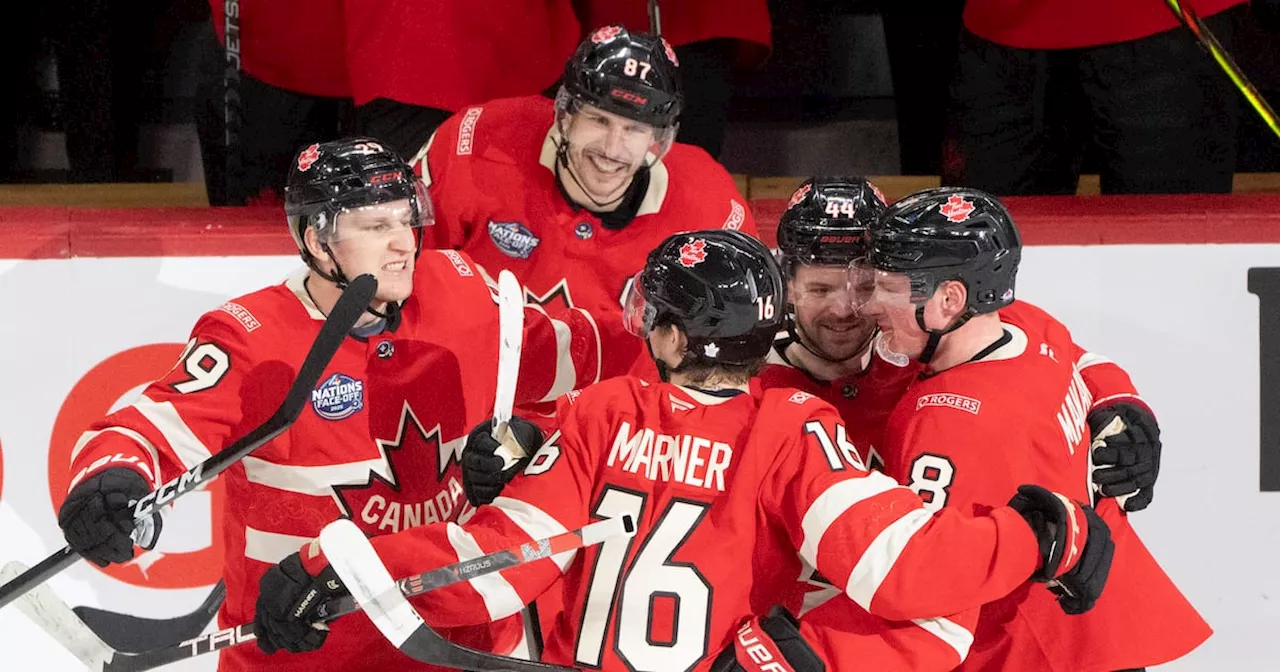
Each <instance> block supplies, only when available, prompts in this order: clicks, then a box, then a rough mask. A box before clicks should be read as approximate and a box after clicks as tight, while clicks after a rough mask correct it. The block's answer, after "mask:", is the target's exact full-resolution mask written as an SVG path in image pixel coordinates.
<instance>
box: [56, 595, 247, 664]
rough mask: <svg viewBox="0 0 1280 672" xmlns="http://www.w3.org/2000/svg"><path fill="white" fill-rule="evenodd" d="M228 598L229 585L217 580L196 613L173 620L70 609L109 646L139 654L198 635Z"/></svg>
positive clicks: (80, 607) (88, 609)
mask: <svg viewBox="0 0 1280 672" xmlns="http://www.w3.org/2000/svg"><path fill="white" fill-rule="evenodd" d="M226 596H227V584H226V583H225V582H223V581H218V585H216V586H214V587H213V590H212V591H211V592H210V593H209V596H208V597H206V598H204V602H202V603H200V606H198V607H196V609H195V611H192V612H191V613H189V614H185V615H183V616H175V617H173V618H143V617H141V616H133V615H131V614H120V613H116V612H114V611H106V610H105V609H97V608H94V607H85V606H79V607H72V609H71V610H72V611H74V612H75V614H76V616H78V617H79V618H80V620H82V621H84V624H85V625H87V626H89V629H90V630H93V632H94V634H96V635H97V636H98V638H99V639H101V640H102V641H103V642H104V643H106V645H107V646H110V647H111V648H113V649H115V650H117V651H128V652H131V653H136V652H138V651H149V650H151V649H158V648H160V647H162V646H165V645H166V644H172V643H174V642H181V641H183V640H187V639H191V638H192V637H196V636H198V635H199V634H200V633H201V632H204V628H205V626H207V625H209V621H212V620H213V617H214V616H216V615H217V614H218V608H219V607H221V606H222V600H223V599H225V598H226Z"/></svg>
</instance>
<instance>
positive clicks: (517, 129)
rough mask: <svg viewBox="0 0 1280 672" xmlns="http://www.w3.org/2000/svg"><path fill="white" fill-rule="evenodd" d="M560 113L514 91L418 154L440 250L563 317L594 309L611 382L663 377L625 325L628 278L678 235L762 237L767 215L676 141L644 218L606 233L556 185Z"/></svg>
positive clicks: (442, 132)
mask: <svg viewBox="0 0 1280 672" xmlns="http://www.w3.org/2000/svg"><path fill="white" fill-rule="evenodd" d="M554 118H555V110H554V103H553V102H552V101H550V100H547V99H546V98H542V97H540V96H531V97H526V98H508V99H503V100H495V101H492V102H489V103H487V104H485V105H483V106H476V107H469V108H466V109H465V110H462V111H461V112H459V113H458V114H456V115H454V116H453V117H452V118H450V119H449V120H448V121H446V122H445V123H444V124H443V125H442V126H441V127H440V128H439V129H438V130H437V131H436V133H435V135H434V136H433V137H432V140H431V141H430V143H428V145H427V147H424V148H423V152H420V153H419V155H418V156H417V157H416V158H415V160H414V169H415V171H417V172H418V174H419V175H421V177H422V179H423V181H424V182H426V183H427V184H428V186H429V187H430V191H431V200H432V203H433V204H434V205H435V211H436V224H435V226H434V227H431V228H430V229H427V235H428V241H427V243H428V246H433V247H438V248H448V249H459V250H464V251H465V252H466V253H467V254H469V255H470V256H471V257H472V258H473V259H475V260H476V262H477V263H479V264H480V265H481V266H483V267H484V268H485V270H486V271H488V272H489V273H490V274H492V275H494V276H495V277H496V276H497V273H498V272H499V271H500V270H502V269H509V270H510V271H511V272H512V273H514V274H515V275H516V277H517V278H518V279H519V280H520V282H521V283H522V284H523V285H524V287H525V291H526V293H527V297H528V299H529V300H530V301H536V302H538V303H541V304H542V305H544V306H545V307H546V308H547V310H548V311H549V312H551V313H552V314H555V311H556V310H557V309H563V308H565V307H568V306H577V307H579V308H583V309H585V310H587V311H588V312H590V313H591V314H592V315H593V316H595V317H596V321H597V323H598V324H599V325H600V328H601V330H602V334H603V337H604V340H605V343H606V347H607V348H608V350H607V354H606V357H605V362H604V372H603V375H604V377H606V378H608V377H612V376H615V375H620V374H623V373H627V372H628V371H630V370H631V367H632V365H633V364H635V363H636V362H637V361H639V362H640V364H641V365H642V366H647V369H646V370H647V371H650V372H652V373H655V374H656V370H654V369H653V367H652V364H651V363H650V362H649V359H648V355H647V354H645V352H644V348H643V343H642V342H641V341H640V340H639V339H637V338H635V337H634V336H631V335H630V334H628V333H626V332H625V330H624V329H623V326H622V296H623V291H624V289H625V285H626V283H627V281H628V280H630V279H631V277H632V276H634V275H635V273H636V272H637V271H639V270H640V269H641V268H643V267H644V263H645V259H646V257H647V256H648V254H649V252H650V251H651V250H653V248H655V247H657V245H658V243H660V242H662V240H664V239H665V238H667V236H669V235H671V234H674V233H678V232H681V231H690V230H697V229H716V228H726V229H740V230H742V231H745V232H746V233H750V234H751V235H756V226H755V220H754V219H753V218H752V215H751V211H750V209H749V208H748V207H747V204H746V200H745V199H743V198H742V195H741V194H740V193H739V192H738V189H737V187H736V186H735V185H734V182H733V179H732V178H731V177H730V175H729V173H728V172H727V171H725V169H724V168H723V167H722V166H721V165H720V164H718V163H716V162H715V161H714V160H713V159H712V158H711V157H710V156H709V155H708V154H707V153H706V152H704V151H702V150H701V149H699V148H697V147H692V146H689V145H684V144H681V143H675V144H674V145H673V146H672V148H671V151H670V152H669V153H668V154H667V156H666V157H664V158H663V160H662V161H661V162H660V163H658V164H656V165H655V166H654V167H653V168H652V169H650V172H649V174H650V178H649V188H648V191H647V192H646V194H645V196H644V199H643V202H642V204H641V206H640V208H639V210H638V214H637V215H636V217H635V219H634V220H633V221H632V222H630V223H629V224H627V225H626V226H625V227H622V228H621V229H609V228H606V227H605V226H603V225H602V224H601V222H600V219H599V218H598V217H596V216H595V215H594V214H592V213H591V212H590V211H587V210H585V209H582V208H578V207H575V206H572V205H570V204H569V202H568V201H567V200H566V199H565V196H564V195H563V194H562V193H561V191H560V187H559V186H558V185H557V183H556V178H555V172H554V170H555V156H556V145H557V139H558V137H559V135H558V132H557V131H556V130H555V129H554V128H553V120H554ZM548 129H550V130H548ZM654 379H656V375H655V376H654Z"/></svg>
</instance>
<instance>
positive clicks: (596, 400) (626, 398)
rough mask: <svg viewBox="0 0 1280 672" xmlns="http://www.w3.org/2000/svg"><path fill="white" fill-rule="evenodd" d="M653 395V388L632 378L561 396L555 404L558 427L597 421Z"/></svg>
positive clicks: (611, 380) (617, 379) (613, 379)
mask: <svg viewBox="0 0 1280 672" xmlns="http://www.w3.org/2000/svg"><path fill="white" fill-rule="evenodd" d="M654 394H657V391H656V389H655V386H653V385H651V384H649V383H647V382H645V381H644V380H642V379H640V378H637V377H635V376H618V377H616V378H609V379H607V380H602V381H600V382H598V383H593V384H591V385H588V386H587V387H584V388H582V389H579V390H573V391H572V392H569V393H567V394H565V395H563V396H561V397H560V398H559V399H557V400H556V417H557V419H558V420H559V421H560V423H561V424H563V423H564V422H565V421H566V420H568V419H569V418H570V417H578V418H587V417H599V416H600V414H601V412H603V411H606V410H610V411H613V410H619V409H622V408H626V407H628V406H631V407H635V406H638V405H640V404H641V403H643V400H644V399H645V398H646V397H649V396H652V395H654Z"/></svg>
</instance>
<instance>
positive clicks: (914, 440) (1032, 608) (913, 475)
mask: <svg viewBox="0 0 1280 672" xmlns="http://www.w3.org/2000/svg"><path fill="white" fill-rule="evenodd" d="M1000 319H1001V321H1002V322H1003V323H1004V329H1005V333H1006V334H1007V342H1005V343H1004V344H1003V345H1001V346H1000V347H998V348H996V349H995V350H994V351H993V352H992V353H991V354H990V355H988V356H987V357H985V358H983V359H981V360H978V361H975V362H969V363H965V364H962V365H960V366H957V367H954V368H951V369H948V370H946V371H942V372H940V373H938V374H936V375H933V376H930V377H927V378H924V379H923V380H920V381H919V382H917V383H915V384H914V385H912V386H911V388H910V389H909V390H908V393H907V396H906V397H904V398H903V400H902V401H901V402H900V403H899V404H898V406H897V408H896V409H894V411H893V414H892V415H891V416H890V418H889V426H888V428H887V430H886V433H885V441H884V446H883V450H882V453H881V454H882V456H883V457H884V460H885V467H886V469H887V471H888V473H889V474H890V475H892V476H893V477H894V478H895V479H897V480H898V481H899V482H902V483H907V484H908V485H909V486H910V487H911V488H912V489H913V490H916V491H917V492H919V493H920V495H921V497H922V498H923V499H924V500H925V501H926V502H928V504H927V506H928V508H930V509H931V510H946V509H958V510H960V511H964V512H967V513H980V512H983V511H986V510H989V509H990V508H991V507H993V506H998V505H1001V504H1003V503H1005V502H1007V501H1008V500H1009V498H1010V497H1012V496H1013V494H1014V493H1015V491H1016V489H1017V487H1018V485H1019V484H1022V483H1037V484H1040V485H1042V486H1044V487H1047V488H1049V489H1051V490H1054V491H1057V492H1061V493H1063V494H1065V495H1067V496H1069V497H1072V498H1074V499H1080V500H1085V499H1086V498H1088V497H1090V496H1091V492H1092V484H1091V482H1090V467H1091V465H1090V458H1089V455H1090V449H1089V447H1090V438H1089V426H1088V424H1087V422H1086V417H1087V415H1088V413H1089V411H1090V410H1092V409H1093V408H1095V407H1097V406H1098V405H1099V404H1100V403H1109V402H1113V401H1116V400H1117V399H1120V398H1124V399H1126V400H1133V399H1134V397H1128V396H1125V394H1126V393H1125V392H1123V390H1122V388H1124V387H1126V386H1127V387H1128V388H1129V389H1130V390H1131V389H1132V384H1131V383H1129V382H1128V376H1127V375H1125V374H1124V372H1123V371H1121V370H1120V369H1119V368H1118V367H1116V366H1115V365H1114V364H1111V363H1110V362H1108V361H1106V360H1105V359H1103V358H1101V357H1098V356H1097V355H1094V354H1092V353H1089V352H1086V351H1085V350H1084V349H1083V348H1081V347H1079V346H1078V345H1076V344H1075V343H1074V342H1073V341H1072V340H1071V334H1070V333H1069V332H1068V331H1067V329H1066V328H1065V327H1064V326H1063V325H1062V324H1060V323H1059V322H1057V321H1056V320H1054V319H1053V318H1052V317H1050V316H1049V315H1048V314H1046V313H1044V312H1043V311H1041V310H1039V309H1038V308H1035V307H1034V306H1031V305H1029V304H1026V303H1022V302H1019V303H1015V304H1013V305H1012V306H1010V307H1009V308H1006V309H1003V310H1001V311H1000ZM1089 369H1093V370H1092V371H1091V372H1090V373H1091V376H1092V377H1093V378H1094V380H1095V381H1099V380H1105V381H1106V382H1105V383H1103V385H1104V386H1105V387H1107V388H1109V389H1112V390H1119V391H1117V392H1116V393H1114V394H1109V395H1107V397H1108V398H1105V399H1095V398H1094V395H1095V393H1094V391H1092V390H1091V387H1093V388H1094V389H1097V385H1092V386H1091V385H1090V384H1089V383H1086V381H1085V380H1084V375H1083V373H1082V370H1089ZM1098 512H1099V514H1100V515H1101V516H1102V518H1103V519H1104V520H1106V522H1107V523H1108V525H1110V527H1111V531H1112V535H1113V538H1114V540H1115V544H1116V552H1115V560H1114V563H1113V564H1112V567H1111V573H1110V576H1109V578H1108V582H1107V587H1106V590H1105V592H1104V593H1103V595H1102V597H1101V599H1099V600H1098V603H1097V606H1096V607H1095V608H1094V609H1093V610H1092V611H1090V612H1088V613H1086V614H1084V615H1081V616H1068V615H1066V614H1064V613H1063V612H1062V610H1061V609H1060V608H1059V607H1058V605H1057V603H1056V602H1055V600H1054V598H1053V597H1052V596H1051V595H1050V594H1049V593H1048V592H1047V591H1044V590H1042V589H1038V588H1037V587H1035V586H1024V587H1023V588H1022V589H1020V590H1019V591H1017V592H1015V593H1014V594H1013V595H1010V596H1009V597H1007V598H1005V599H1002V600H1000V601H998V602H996V603H994V604H991V605H988V606H986V607H983V609H982V614H981V618H980V620H979V623H978V629H977V631H976V632H975V640H974V644H973V648H972V649H971V651H970V655H969V658H968V660H966V661H965V663H964V665H963V666H962V667H961V668H960V669H963V670H1047V671H1055V670H1057V671H1063V672H1065V671H1067V670H1070V671H1071V672H1089V671H1094V670H1096V671H1100V672H1102V671H1110V670H1119V669H1127V668H1137V667H1144V666H1149V665H1156V664H1159V663H1163V662H1166V661H1169V660H1172V659H1174V658H1177V657H1179V656H1181V655H1183V654H1185V653H1187V652H1189V651H1190V650H1191V649H1193V648H1195V647H1196V646H1198V645H1199V644H1200V643H1201V642H1203V641H1204V640H1205V639H1206V638H1208V636H1209V635H1210V633H1211V631H1210V629H1209V626H1208V625H1207V624H1206V623H1205V622H1204V620H1203V619H1202V618H1201V617H1200V615H1199V614H1198V613H1197V612H1196V610H1195V609H1194V608H1193V607H1192V606H1191V604H1190V603H1188V602H1187V600H1186V598H1185V597H1183V596H1182V594H1181V593H1180V592H1179V591H1178V589H1177V587H1175V586H1174V585H1173V582H1172V581H1171V580H1170V579H1169V578H1168V576H1167V575H1165V573H1164V571H1163V570H1161V568H1160V566H1159V565H1158V564H1157V563H1156V561H1155V559H1154V558H1152V556H1151V554H1150V552H1149V551H1148V550H1147V549H1146V547H1145V546H1143V544H1142V542H1141V541H1140V540H1139V539H1138V537H1137V534H1136V533H1135V532H1134V530H1133V528H1132V527H1131V526H1130V525H1129V521H1128V518H1127V517H1126V516H1125V515H1124V514H1123V513H1121V512H1120V511H1119V509H1118V507H1117V506H1116V505H1115V500H1113V499H1106V500H1103V501H1102V503H1101V504H1100V505H1099V506H1098Z"/></svg>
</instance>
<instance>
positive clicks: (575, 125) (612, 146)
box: [556, 93, 680, 169]
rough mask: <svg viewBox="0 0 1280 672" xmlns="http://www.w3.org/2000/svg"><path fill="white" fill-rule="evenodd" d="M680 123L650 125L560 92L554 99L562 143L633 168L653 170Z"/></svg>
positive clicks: (664, 153)
mask: <svg viewBox="0 0 1280 672" xmlns="http://www.w3.org/2000/svg"><path fill="white" fill-rule="evenodd" d="M679 127H680V125H679V124H673V125H671V126H653V125H652V124H647V123H645V122H643V121H636V120H634V119H628V118H627V117H624V116H622V115H619V114H615V113H613V112H609V111H608V110H604V109H601V108H599V107H596V106H594V105H588V104H586V103H583V102H582V101H580V100H578V99H577V98H574V97H573V96H570V95H569V94H567V93H562V94H561V95H559V96H557V97H556V128H557V129H558V130H559V131H560V137H561V142H565V143H568V144H569V145H570V146H577V147H581V148H583V149H589V150H591V151H593V152H596V153H600V154H602V155H604V156H607V157H608V158H609V159H612V160H615V161H619V162H622V163H626V164H629V165H631V166H632V167H633V168H635V169H639V168H640V167H642V166H644V167H652V166H653V165H654V164H655V163H657V162H658V161H660V160H661V159H662V157H664V156H666V155H667V152H669V151H671V145H672V143H674V142H675V139H676V131H677V130H678V129H679Z"/></svg>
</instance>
